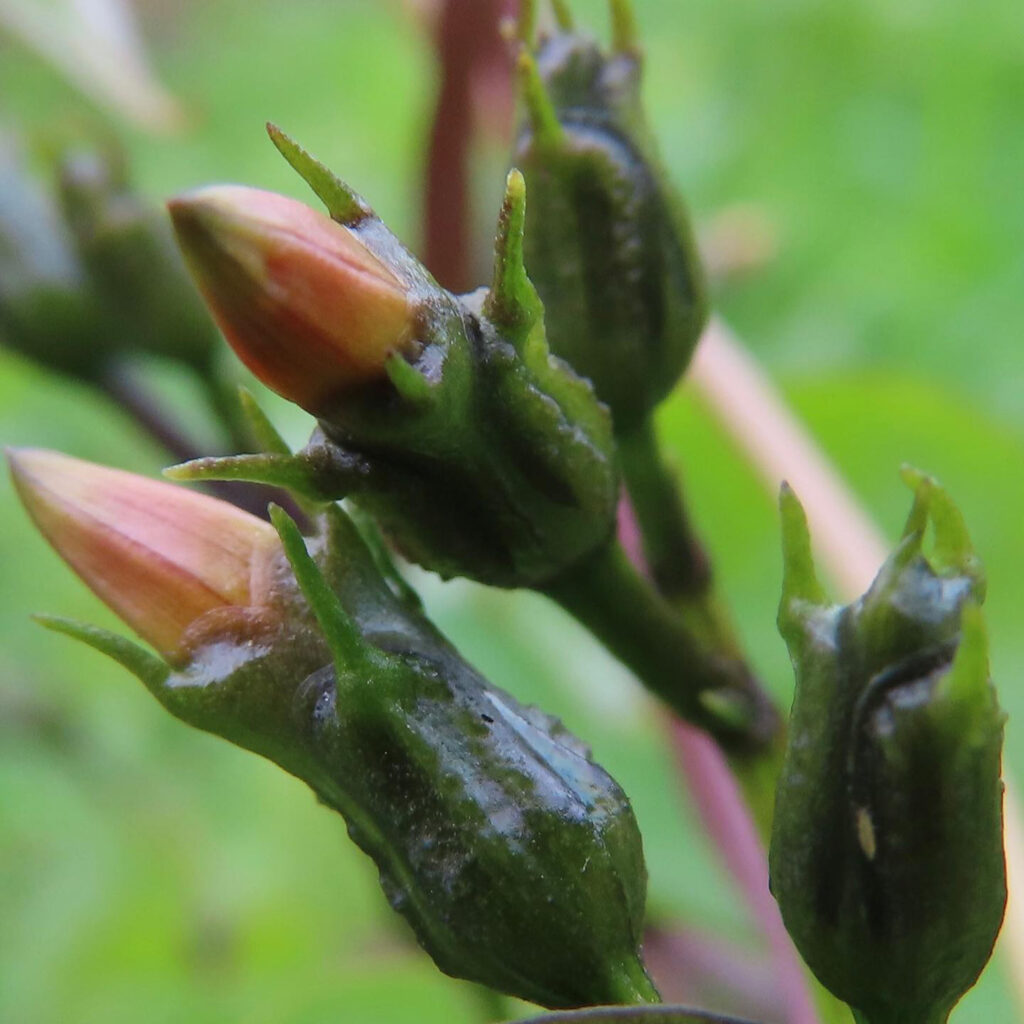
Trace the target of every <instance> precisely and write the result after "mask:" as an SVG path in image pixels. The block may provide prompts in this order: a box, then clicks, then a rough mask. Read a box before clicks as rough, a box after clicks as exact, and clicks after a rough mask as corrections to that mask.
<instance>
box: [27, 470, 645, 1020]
mask: <svg viewBox="0 0 1024 1024" xmlns="http://www.w3.org/2000/svg"><path fill="white" fill-rule="evenodd" d="M11 461H12V468H13V471H14V474H15V480H16V483H17V486H18V490H19V494H20V495H21V496H22V499H23V500H24V501H25V504H26V506H27V507H28V508H29V510H30V512H31V514H32V516H33V519H34V520H35V521H36V523H37V524H38V525H39V527H40V529H41V530H42V531H43V532H44V534H45V535H46V537H47V539H49V540H50V541H51V543H53V545H54V547H55V548H56V549H57V550H58V552H59V553H60V554H61V555H62V556H63V557H65V558H66V559H67V560H68V562H69V564H71V566H72V567H73V568H74V569H75V571H76V572H78V574H79V575H80V576H81V577H82V578H83V579H84V580H85V582H86V583H87V584H88V585H89V586H90V587H92V588H93V589H94V590H95V591H96V592H97V594H98V595H99V596H101V597H102V598H103V600H104V601H106V602H107V603H108V604H109V605H110V606H111V607H112V608H113V609H114V610H115V611H116V612H117V613H118V614H120V615H122V616H123V617H125V618H126V620H127V621H129V622H130V623H131V625H132V626H133V628H135V629H136V630H137V631H138V632H139V633H140V635H142V636H144V637H145V638H146V639H148V640H149V641H150V642H151V643H153V644H154V645H155V646H156V647H157V649H158V650H159V651H160V652H161V656H160V657H158V656H157V655H155V654H153V653H151V652H149V651H147V650H145V649H143V648H141V647H139V646H137V645H135V644H133V643H131V642H130V641H128V640H125V639H123V638H121V637H118V636H115V635H113V634H110V633H107V632H105V631H103V630H98V629H94V628H91V627H87V626H82V625H78V624H75V623H71V622H68V621H66V620H57V619H47V620H43V621H44V624H46V625H49V626H50V627H51V628H53V629H56V630H58V631H61V632H64V633H68V634H70V635H72V636H75V637H77V638H79V639H81V640H83V641H85V642H86V643H88V644H90V645H92V646H93V647H96V648H98V649H99V650H101V651H103V652H105V653H106V654H108V655H110V656H112V657H113V658H115V659H116V660H118V661H119V662H120V663H121V664H123V665H124V666H125V667H126V668H128V669H129V670H130V671H132V672H133V673H135V674H136V675H137V676H138V677H139V678H140V679H141V680H142V682H143V683H144V684H145V685H146V687H147V688H148V689H149V690H150V691H151V692H152V693H153V695H154V696H155V697H156V698H157V699H158V700H159V701H160V702H161V703H162V704H163V705H164V706H165V707H166V708H167V709H168V710H169V711H170V712H171V713H172V714H174V715H176V716H177V717H178V718H180V719H182V720H183V721H185V722H187V723H189V724H190V725H193V726H195V727H197V728H200V729H203V730H206V731H208V732H211V733H215V734H216V735H219V736H223V737H225V738H226V739H228V740H230V741H231V742H233V743H235V744H237V745H239V746H241V747H244V748H246V749H248V750H252V751H255V752H256V753H258V754H261V755H263V756H264V757H267V758H269V759H270V760H272V761H274V762H276V763H277V764H279V765H280V766H281V767H282V768H284V769H285V770H286V771H288V772H291V773H292V774H293V775H295V776H297V777H298V778H300V779H302V780H303V781H305V782H306V783H307V784H308V785H309V786H310V787H311V788H312V789H313V791H314V792H315V793H316V795H317V796H318V797H319V798H320V800H321V801H322V802H323V803H325V804H326V805H328V806H329V807H331V808H333V809H334V810H336V811H338V812H340V813H341V814H342V815H343V817H344V818H345V820H346V822H347V824H348V828H349V833H350V835H351V836H352V838H353V840H354V841H355V842H356V843H357V844H358V845H359V846H360V848H361V849H363V850H364V851H365V852H366V853H367V854H369V856H370V857H372V858H373V860H374V862H375V863H376V865H377V867H378V868H379V870H380V878H381V884H382V886H383V888H384V891H385V894H386V895H387V898H388V899H389V901H390V902H391V904H392V905H393V906H394V908H395V909H396V910H398V911H399V912H400V913H402V914H403V915H404V916H405V917H406V918H407V919H408V921H409V923H410V924H411V925H412V927H413V929H414V930H415V932H416V935H417V936H418V938H419V940H420V942H421V944H422V945H423V947H424V948H425V949H426V950H427V952H428V953H429V954H430V955H431V956H432V957H433V958H434V960H435V961H436V963H437V964H438V966H439V967H440V968H441V969H442V970H443V971H445V972H447V973H449V974H451V975H454V976H456V977H460V978H467V979H470V980H472V981H476V982H479V983H481V984H484V985H488V986H490V987H492V988H495V989H498V990H500V991H504V992H507V993H509V994H511V995H515V996H518V997H521V998H523V999H527V1000H531V1001H533V1002H537V1003H541V1004H544V1005H547V1006H551V1007H571V1006H578V1005H590V1004H599V1003H608V1002H636V1001H641V1000H645V999H646V1000H653V999H656V993H655V991H654V989H653V986H652V985H651V983H650V981H649V979H648V978H647V976H646V973H645V971H644V968H643V965H642V962H641V960H640V956H639V952H638V950H639V943H640V938H641V931H642V924H643V912H644V898H645V882H646V874H645V869H644V863H643V853H642V846H641V839H640V834H639V831H638V829H637V825H636V821H635V819H634V817H633V812H632V810H631V808H630V806H629V802H628V801H627V799H626V797H625V795H624V794H623V792H622V790H621V789H620V788H619V787H618V786H617V785H616V784H615V782H614V781H613V780H612V779H611V778H610V777H609V776H608V774H607V773H606V772H604V771H603V770H602V769H601V768H600V767H598V766H597V765H596V764H594V763H593V761H592V760H591V758H590V754H589V751H588V750H587V749H586V748H585V747H584V746H583V745H582V744H581V743H580V742H579V741H578V740H576V739H575V738H574V737H573V736H572V735H570V734H569V733H568V732H567V731H566V730H565V728H564V727H563V726H562V725H561V724H560V723H559V722H557V721H556V720H554V719H552V718H549V717H548V716H547V715H544V714H543V713H541V712H540V711H537V710H536V709H533V708H528V707H524V706H522V705H520V704H519V703H517V702H516V701H515V699H514V698H512V697H511V696H509V695H508V694H506V693H504V692H502V691H501V690H498V689H496V688H495V687H493V686H491V685H490V684H489V683H488V682H486V681H485V680H484V679H483V678H482V677H481V676H480V675H479V673H477V672H476V671H475V670H474V669H473V668H471V667H470V666H469V665H468V664H467V663H466V662H465V661H463V660H462V658H460V657H459V655H458V653H457V652H456V651H455V650H454V649H453V648H452V647H451V645H450V644H449V643H448V642H447V641H446V640H445V639H444V638H443V637H442V636H441V635H440V634H439V633H438V632H437V630H436V629H434V627H433V626H432V625H431V624H430V623H429V622H428V621H427V620H426V619H425V618H424V617H423V615H422V613H420V612H419V611H418V608H417V606H416V604H415V602H414V601H412V600H410V599H409V597H408V592H407V591H403V590H399V589H398V588H395V587H393V586H392V585H389V583H388V582H387V581H386V580H385V579H384V577H383V576H382V575H381V573H380V571H379V569H378V566H377V563H376V561H375V556H374V554H373V553H372V552H371V551H370V550H369V549H368V548H367V546H366V545H365V544H364V543H363V541H362V540H361V538H360V536H359V534H358V532H357V530H356V529H355V527H354V526H353V524H352V522H351V521H350V520H349V519H348V518H347V517H346V516H345V514H344V513H343V512H342V511H341V510H340V509H339V508H337V507H336V506H335V507H332V508H331V509H330V510H329V511H328V512H327V513H326V514H325V515H323V516H321V531H320V533H319V535H318V536H317V537H315V538H314V539H313V540H311V541H310V542H309V548H308V549H307V546H306V542H305V541H304V540H303V538H302V537H301V536H300V534H299V532H298V529H297V528H296V526H295V524H294V523H293V522H292V521H291V520H290V519H288V518H287V517H286V516H285V515H284V514H283V513H282V512H281V511H280V510H279V509H275V510H274V515H273V518H274V521H275V525H276V526H277V528H278V531H279V535H280V536H278V534H275V532H274V530H273V529H272V528H271V527H270V526H268V525H267V524H266V523H264V522H262V521H261V520H258V519H256V518H254V517H253V516H250V515H248V514H247V513H244V512H241V511H240V510H238V509H236V508H234V507H232V506H230V505H227V504H226V503H224V502H220V501H217V500H216V499H213V498H209V497H206V496H204V495H199V494H192V493H188V492H184V491H182V490H181V489H180V488H176V487H173V486H172V485H170V484H166V483H162V482H155V481H148V480H142V479H140V478H138V477H133V476H132V475H131V474H127V473H120V472H118V471H116V470H109V469H104V468H101V467H97V466H91V465H89V464H87V463H82V462H79V461H78V460H75V459H69V458H67V457H66V456H59V455H55V454H53V453H46V452H16V453H12V455H11ZM376 557H378V558H379V557H381V555H380V553H378V554H377V556H376Z"/></svg>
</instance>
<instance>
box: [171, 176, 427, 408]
mask: <svg viewBox="0 0 1024 1024" xmlns="http://www.w3.org/2000/svg"><path fill="white" fill-rule="evenodd" d="M169 205H170V211H171V217H172V218H173V221H174V227H175V230H176V231H177V234H178V240H179V242H180V244H181V247H182V249H183V250H184V252H185V257H186V260H187V262H188V265H189V267H190V268H191V270H192V273H193V275H194V276H195V278H196V281H197V283H198V285H199V288H200V289H201V291H202V293H203V295H204V297H205V298H206V301H207V303H208V304H209V306H210V309H211V310H212V312H213V314H214V317H215V318H216V320H217V323H218V324H219V325H220V328H221V330H222V331H223V332H224V334H225V336H226V337H227V339H228V341H229V342H230V343H231V345H232V347H233V348H234V349H235V351H236V352H237V353H238V355H239V357H240V358H241V359H242V361H243V362H244V363H245V364H246V365H247V366H248V367H249V368H250V369H251V370H252V371H253V373H255V374H256V376H257V377H259V378H260V380H262V381H263V382H264V383H265V384H267V385H268V386H269V387H271V388H273V389H274V390H275V391H277V392H278V394H280V395H283V396H284V397H285V398H288V399H290V400H291V401H293V402H295V403H297V404H298V405H301V406H302V407H303V408H305V409H308V410H310V411H311V412H314V413H322V412H324V411H325V410H326V409H327V408H328V407H329V406H330V404H331V403H332V402H334V401H336V400H337V399H338V398H339V396H344V395H345V394H346V393H347V392H350V391H351V390H352V389H353V388H356V387H359V386H360V385H363V386H365V385H366V384H368V383H372V382H374V381H380V380H384V379H385V369H384V367H385V363H386V362H387V360H388V358H389V357H390V356H391V355H393V354H395V353H399V354H408V353H409V352H410V351H411V350H412V349H413V347H414V333H415V325H416V309H415V305H414V303H413V300H412V297H411V296H410V293H409V290H408V288H407V287H406V286H405V285H404V284H403V282H401V281H400V280H399V278H398V277H397V276H396V275H395V274H394V273H392V271H391V270H389V269H388V268H387V267H386V266H385V265H384V264H383V263H382V262H381V261H380V260H379V259H377V257H376V256H374V255H373V254H372V253H371V252H370V251H369V249H368V248H367V247H366V246H365V245H364V244H363V243H362V242H361V241H360V240H359V238H358V237H357V236H356V235H355V234H354V233H353V232H352V231H351V230H350V229H349V228H347V227H345V226H344V225H342V224H337V223H335V222H334V221H332V220H331V218H330V217H328V216H326V215H325V214H322V213H319V212H317V211H315V210H312V209H310V208H309V207H308V206H306V205H304V204H303V203H300V202H297V201H296V200H294V199H289V198H287V197H286V196H282V195H277V194H276V193H273V192H265V191H262V190H260V189H254V188H244V187H242V186H240V185H221V186H211V187H208V188H203V189H199V190H198V191H196V192H192V193H189V194H187V195H184V196H180V197H179V198H177V199H174V200H172V201H171V203H170V204H169Z"/></svg>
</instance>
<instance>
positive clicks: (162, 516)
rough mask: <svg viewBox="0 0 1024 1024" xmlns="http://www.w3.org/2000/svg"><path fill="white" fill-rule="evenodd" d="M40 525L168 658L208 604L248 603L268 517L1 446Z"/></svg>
mask: <svg viewBox="0 0 1024 1024" xmlns="http://www.w3.org/2000/svg"><path fill="white" fill-rule="evenodd" d="M8 461H9V462H10V467H11V475H12V477H13V479H14V485H15V487H16V489H17V491H18V494H19V496H20V497H21V500H22V502H23V503H24V505H25V508H26V509H27V510H28V513H29V515H31V517H32V519H33V521H34V522H35V524H36V526H37V527H38V528H39V531H40V533H42V534H43V536H44V537H45V538H46V539H47V540H48V541H49V542H50V544H51V545H53V547H54V549H55V550H56V551H57V552H58V554H60V556H61V557H62V558H63V559H64V560H65V561H66V562H67V563H68V564H69V565H70V566H71V567H72V568H73V569H74V570H75V572H76V573H78V575H79V576H80V577H81V578H82V579H83V580H84V581H85V582H86V583H87V584H88V585H89V587H90V588H91V589H92V590H93V591H94V592H95V593H96V595H97V596H98V597H99V598H100V599H101V600H103V601H104V602H105V603H106V604H107V605H108V606H109V607H110V608H111V609H112V610H113V611H114V612H115V613H116V614H117V615H119V616H120V617H121V618H122V619H124V621H125V622H127V623H128V625H130V626H131V627H132V629H134V630H135V632H136V633H138V634H139V636H141V637H142V638H143V639H144V640H146V641H148V642H149V643H150V644H152V645H153V646H154V647H155V648H156V649H157V650H158V651H160V653H161V654H162V655H163V656H164V657H165V658H166V659H167V660H168V661H170V662H172V663H173V664H181V663H183V661H184V660H186V659H187V658H188V652H189V644H190V639H193V634H196V633H197V632H199V629H198V627H201V625H202V623H203V620H204V617H207V616H208V615H209V613H212V612H216V611H218V610H220V609H224V608H231V607H248V606H251V605H258V604H260V603H261V600H262V596H263V594H262V592H263V591H264V590H265V589H266V579H265V577H266V574H267V572H268V571H269V570H268V568H267V566H268V559H270V558H271V556H272V554H273V552H274V550H275V549H276V550H278V551H279V549H280V545H279V543H278V539H277V534H276V533H275V532H274V529H273V527H271V526H270V524H269V523H266V522H264V521H263V520H261V519H257V518H256V517H255V516H252V515H250V514H249V513H247V512H242V511H241V510H240V509H237V508H235V506H234V505H229V504H228V503H227V502H224V501H218V500H216V499H214V498H210V497H207V496H206V495H202V494H195V493H192V492H190V491H186V490H183V489H182V488H180V487H175V486H173V485H171V484H167V483H163V482H162V481H156V480H147V479H145V478H144V477H140V476H136V475H134V474H132V473H125V472H122V471H121V470H117V469H108V468H106V467H104V466H97V465H94V464H92V463H89V462H83V461H81V460H80V459H74V458H71V457H70V456H68V455H61V454H60V453H58V452H50V451H42V450H33V449H18V450H13V451H10V452H8Z"/></svg>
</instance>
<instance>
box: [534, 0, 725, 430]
mask: <svg viewBox="0 0 1024 1024" xmlns="http://www.w3.org/2000/svg"><path fill="white" fill-rule="evenodd" d="M611 7H612V15H613V17H612V21H613V30H614V40H613V48H612V51H611V52H605V51H603V50H602V49H601V48H600V47H599V46H598V44H597V42H596V41H595V40H594V39H592V38H591V37H590V36H588V35H586V34H585V33H583V32H580V31H577V30H575V29H574V28H572V26H571V24H570V19H569V18H568V17H563V18H561V19H560V26H559V29H558V30H557V31H555V32H554V33H552V34H551V35H547V36H543V37H541V39H540V40H539V42H538V43H537V44H536V46H534V41H533V38H532V34H533V33H532V17H530V16H529V15H528V14H524V15H523V20H522V22H521V27H520V34H521V37H522V52H521V54H520V63H519V66H520V83H521V90H520V91H521V97H522V108H523V114H524V118H523V124H522V127H521V129H520V133H519V139H518V141H517V143H516V148H515V156H514V162H515V164H516V166H517V167H519V168H521V169H522V171H523V173H524V174H525V175H526V180H527V182H528V184H529V187H530V215H529V219H528V221H527V225H526V263H527V266H528V267H529V268H530V273H531V275H532V276H533V279H534V281H535V283H536V285H537V290H538V292H539V293H540V297H541V299H542V300H543V303H544V309H545V322H546V326H547V333H548V339H549V342H550V345H551V349H552V351H553V352H555V353H556V354H557V355H559V356H561V357H562V358H563V359H565V360H566V361H567V362H568V363H569V364H570V365H571V366H572V367H573V368H574V369H575V370H576V371H577V372H578V373H580V374H582V375H583V376H584V377H587V378H589V379H590V380H591V381H592V382H593V384H594V387H595V389H596V391H597V394H598V397H600V398H601V400H602V401H604V402H606V403H607V404H608V406H609V407H610V408H611V411H612V417H613V419H614V422H615V430H616V433H619V434H621V433H624V432H629V431H631V430H633V429H635V428H636V427H637V426H638V425H639V424H640V423H641V422H642V421H643V420H644V419H645V418H646V417H647V416H648V415H649V414H650V413H651V411H652V410H653V408H654V406H655V405H656V404H657V403H658V402H659V401H661V400H662V399H663V398H664V397H665V396H666V395H667V394H668V393H669V392H670V391H671V390H672V388H673V387H674V386H675V384H676V382H677V381H678V379H679V377H680V376H681V374H682V373H683V371H684V370H685V369H686V366H687V364H688V363H689V360H690V356H691V354H692V353H693V350H694V348H695V346H696V344H697V340H698V338H699V337H700V333H701V330H702V329H703V326H704V323H705V320H706V317H707V297H706V293H705V284H704V275H703V271H702V269H701V266H700V260H699V257H698V255H697V250H696V245H695V242H694V238H693V232H692V229H691V227H690V224H689V221H688V218H687V215H686V211H685V210H684V208H683V205H682V202H681V200H680V198H679V196H678V195H677V194H676V191H675V189H674V188H673V186H672V185H671V183H670V182H669V180H668V178H667V176H666V175H665V173H664V171H663V170H662V168H661V166H660V161H659V158H658V155H657V152H656V150H655V146H654V142H653V139H652V136H651V132H650V129H649V127H648V125H647V123H646V118H645V116H644V113H643V107H642V104H641V100H640V75H641V60H640V51H639V47H638V45H637V43H636V39H635V29H634V26H633V22H632V15H631V11H630V10H629V4H628V0H613V2H612V3H611ZM524 8H525V10H526V11H532V4H524Z"/></svg>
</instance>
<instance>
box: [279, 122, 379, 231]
mask: <svg viewBox="0 0 1024 1024" xmlns="http://www.w3.org/2000/svg"><path fill="white" fill-rule="evenodd" d="M267 134H268V135H269V136H270V141H271V142H273V143H274V145H275V146H276V147H277V149H278V151H279V152H280V153H281V155H282V156H283V157H284V158H285V160H287V161H288V163H290V164H291V165H292V167H293V168H295V170H296V171H298V173H299V175H300V176H301V177H302V178H303V180H304V181H305V182H306V184H307V185H309V187H310V188H311V189H312V190H313V192H314V193H315V194H316V196H317V198H318V199H320V201H321V202H322V203H323V204H324V206H326V207H327V211H328V213H330V215H331V217H332V218H333V219H334V220H336V221H338V223H339V224H344V225H345V226H346V227H353V226H355V225H356V224H358V223H359V222H360V221H363V220H365V219H366V218H367V217H371V216H373V210H372V209H371V208H370V206H369V204H368V203H367V202H366V201H365V200H364V199H363V198H362V197H361V196H359V195H358V194H357V193H356V192H354V191H353V190H352V189H350V188H349V187H348V185H346V184H345V183H344V182H343V181H342V180H341V179H340V178H339V177H338V176H337V175H336V174H334V173H333V171H330V170H328V168H327V167H325V166H324V165H323V164H322V163H321V162H320V161H319V160H317V158H316V157H314V156H311V155H310V154H309V153H307V152H306V150H304V149H303V148H302V146H300V145H299V144H298V143H297V142H296V141H295V140H294V139H293V138H292V137H291V136H290V135H287V134H286V133H285V132H283V131H282V130H281V129H280V128H278V127H277V125H275V124H271V123H270V122H267Z"/></svg>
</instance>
